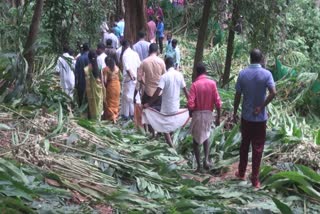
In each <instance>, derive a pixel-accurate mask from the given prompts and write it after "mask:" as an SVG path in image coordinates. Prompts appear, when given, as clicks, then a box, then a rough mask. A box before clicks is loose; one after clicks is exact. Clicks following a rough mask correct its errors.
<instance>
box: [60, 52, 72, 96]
mask: <svg viewBox="0 0 320 214" xmlns="http://www.w3.org/2000/svg"><path fill="white" fill-rule="evenodd" d="M73 61H74V58H73V57H72V56H71V55H70V54H69V48H68V47H66V46H65V47H63V54H62V56H60V57H59V58H58V62H57V67H56V70H57V72H58V73H59V74H60V86H61V88H62V90H63V91H64V92H65V93H66V94H67V95H69V96H70V97H73V90H74V85H75V77H74V72H73V70H74V63H73Z"/></svg>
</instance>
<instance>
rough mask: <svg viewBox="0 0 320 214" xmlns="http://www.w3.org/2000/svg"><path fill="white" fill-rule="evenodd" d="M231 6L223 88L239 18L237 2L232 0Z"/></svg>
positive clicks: (226, 80) (228, 76)
mask: <svg viewBox="0 0 320 214" xmlns="http://www.w3.org/2000/svg"><path fill="white" fill-rule="evenodd" d="M232 4H233V9H232V18H231V26H230V27H229V35H228V44H227V54H226V62H225V67H224V73H223V77H222V87H224V86H225V85H227V84H228V83H229V78H230V71H231V63H232V55H233V43H234V37H235V31H234V29H235V26H236V24H237V20H238V18H239V16H240V14H239V5H238V0H234V1H233V2H232Z"/></svg>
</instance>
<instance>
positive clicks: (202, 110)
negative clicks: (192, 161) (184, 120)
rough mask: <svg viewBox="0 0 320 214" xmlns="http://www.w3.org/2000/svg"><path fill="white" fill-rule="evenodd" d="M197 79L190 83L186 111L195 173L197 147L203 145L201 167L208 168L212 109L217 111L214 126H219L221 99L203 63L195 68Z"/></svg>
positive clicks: (197, 159)
mask: <svg viewBox="0 0 320 214" xmlns="http://www.w3.org/2000/svg"><path fill="white" fill-rule="evenodd" d="M196 71H197V78H196V80H195V81H194V82H193V83H192V85H191V88H190V91H189V96H188V109H189V111H190V115H192V121H191V126H190V130H191V134H192V136H193V151H194V155H195V157H196V161H197V170H196V171H197V172H199V171H200V169H201V167H200V150H199V145H202V144H203V150H204V157H205V158H204V160H203V167H204V168H205V169H206V170H208V169H209V168H210V160H209V151H210V142H209V141H208V139H209V136H210V131H211V125H212V122H213V121H214V116H213V114H212V111H213V109H214V108H215V109H216V111H217V115H216V120H215V124H216V126H218V125H219V124H220V109H221V105H222V103H221V99H220V96H219V92H218V89H217V85H216V82H215V81H213V80H210V79H209V78H208V77H207V76H206V73H207V70H206V67H205V65H204V64H203V63H198V64H197V66H196Z"/></svg>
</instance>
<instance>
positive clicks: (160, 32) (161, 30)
mask: <svg viewBox="0 0 320 214" xmlns="http://www.w3.org/2000/svg"><path fill="white" fill-rule="evenodd" d="M157 21H158V22H157V33H156V36H157V44H159V47H160V54H162V51H163V38H164V23H163V19H162V17H158V19H157Z"/></svg>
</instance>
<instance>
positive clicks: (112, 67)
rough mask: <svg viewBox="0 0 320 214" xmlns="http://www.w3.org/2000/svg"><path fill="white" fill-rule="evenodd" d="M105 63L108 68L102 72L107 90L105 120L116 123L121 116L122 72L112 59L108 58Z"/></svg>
mask: <svg viewBox="0 0 320 214" xmlns="http://www.w3.org/2000/svg"><path fill="white" fill-rule="evenodd" d="M105 62H106V65H107V67H105V68H104V69H103V70H102V73H103V84H104V86H105V88H106V96H105V100H104V115H103V116H104V119H105V120H111V121H113V122H114V123H115V122H116V121H117V118H118V116H119V105H120V91H121V88H120V78H119V74H120V70H119V68H118V66H116V63H115V61H114V59H113V58H112V57H107V58H106V59H105Z"/></svg>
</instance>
